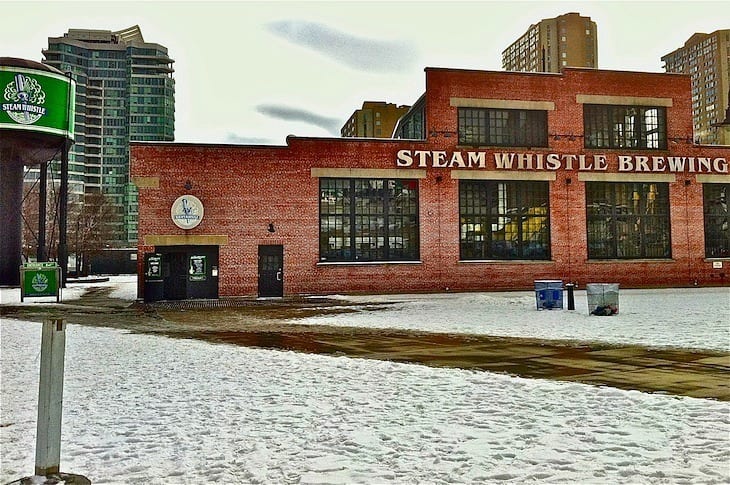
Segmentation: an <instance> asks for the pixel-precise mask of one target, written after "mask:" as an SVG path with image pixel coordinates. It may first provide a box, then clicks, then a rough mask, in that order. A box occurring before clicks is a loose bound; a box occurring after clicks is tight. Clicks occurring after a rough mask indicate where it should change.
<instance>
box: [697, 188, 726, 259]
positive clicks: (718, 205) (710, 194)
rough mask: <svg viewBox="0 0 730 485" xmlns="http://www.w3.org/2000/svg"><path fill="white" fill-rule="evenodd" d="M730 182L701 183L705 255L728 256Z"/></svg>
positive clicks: (710, 256) (708, 256)
mask: <svg viewBox="0 0 730 485" xmlns="http://www.w3.org/2000/svg"><path fill="white" fill-rule="evenodd" d="M728 196H730V184H722V183H704V184H702V207H703V214H704V217H703V219H704V229H705V257H706V258H730V214H729V213H728V205H727V204H728Z"/></svg>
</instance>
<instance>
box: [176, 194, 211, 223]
mask: <svg viewBox="0 0 730 485" xmlns="http://www.w3.org/2000/svg"><path fill="white" fill-rule="evenodd" d="M203 212H204V210H203V203H202V202H200V199H198V198H197V197H195V196H194V195H181V196H180V197H178V198H177V199H176V200H175V202H173V204H172V207H171V208H170V217H171V218H172V222H174V223H175V225H176V226H177V227H179V228H180V229H192V228H194V227H197V225H198V224H200V221H202V220H203Z"/></svg>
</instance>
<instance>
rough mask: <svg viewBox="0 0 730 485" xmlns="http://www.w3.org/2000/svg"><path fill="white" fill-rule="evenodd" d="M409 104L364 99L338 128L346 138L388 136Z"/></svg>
mask: <svg viewBox="0 0 730 485" xmlns="http://www.w3.org/2000/svg"><path fill="white" fill-rule="evenodd" d="M409 108H410V106H398V105H395V104H393V103H386V102H384V101H365V102H364V103H363V104H362V108H361V109H358V110H355V112H354V113H352V116H350V119H349V120H347V122H346V123H345V125H344V126H343V127H342V129H341V130H340V134H341V135H342V136H343V137H347V138H354V137H360V138H390V137H391V136H392V135H393V129H394V128H395V125H396V124H397V123H398V120H399V119H400V117H401V116H403V115H404V114H406V113H407V112H408V109H409Z"/></svg>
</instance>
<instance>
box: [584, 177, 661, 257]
mask: <svg viewBox="0 0 730 485" xmlns="http://www.w3.org/2000/svg"><path fill="white" fill-rule="evenodd" d="M585 193H586V241H587V245H588V259H589V260H590V259H668V258H671V257H672V241H671V232H672V231H671V218H670V206H669V184H668V183H666V182H586V185H585Z"/></svg>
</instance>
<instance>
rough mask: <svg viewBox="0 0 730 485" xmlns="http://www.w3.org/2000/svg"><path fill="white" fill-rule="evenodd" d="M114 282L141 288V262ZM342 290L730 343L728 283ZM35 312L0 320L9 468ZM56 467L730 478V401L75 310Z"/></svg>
mask: <svg viewBox="0 0 730 485" xmlns="http://www.w3.org/2000/svg"><path fill="white" fill-rule="evenodd" d="M109 284H110V285H113V286H114V287H115V288H117V290H116V295H117V296H119V297H123V298H128V299H133V298H134V291H133V288H134V281H133V280H129V279H124V278H121V279H112V281H110V282H109ZM130 288H131V289H130ZM12 291H13V290H7V289H3V290H2V292H1V293H0V297H2V302H3V303H8V302H10V301H13V300H14V296H13V295H12V294H11V292H12ZM74 291H77V290H74V289H73V288H69V289H67V290H66V292H65V293H64V300H66V299H67V298H69V297H70V295H71V294H72V293H73V292H74ZM81 291H82V290H78V292H77V293H76V295H78V294H80V292H81ZM343 299H344V298H343ZM347 300H355V301H359V302H361V303H363V304H367V303H368V302H373V301H398V302H400V303H398V304H395V305H392V306H391V307H388V308H387V309H385V310H378V311H367V310H363V311H361V312H359V313H355V314H352V315H349V316H348V317H347V320H346V323H347V324H352V325H368V326H374V327H383V326H396V325H401V326H404V325H407V326H408V328H420V329H422V330H433V331H459V332H470V333H488V334H494V335H505V334H507V335H513V334H514V335H522V336H531V337H544V338H569V339H586V340H609V341H611V339H619V340H620V339H629V340H631V341H634V342H637V343H645V344H647V345H659V346H663V345H669V346H678V347H702V348H718V349H725V350H728V316H730V289H728V288H719V289H689V290H687V289H682V290H622V291H621V301H620V305H621V312H620V314H619V315H617V316H614V317H590V316H588V312H587V306H586V305H585V302H584V300H585V294H584V293H583V294H582V295H581V292H578V293H577V294H576V306H577V307H578V309H577V310H576V311H575V312H568V311H540V312H538V311H536V310H535V302H534V295H532V294H530V292H522V293H519V292H515V293H502V294H486V293H473V294H461V295H457V294H450V295H410V296H403V295H400V296H383V297H358V298H355V299H353V298H350V297H348V298H347ZM506 316H509V318H506ZM475 317H478V320H477V321H472V320H473V319H474V318H475ZM331 320H336V321H337V322H339V323H342V322H343V320H342V316H340V317H339V318H337V319H332V318H331V317H311V318H307V319H302V320H299V322H300V323H334V321H331ZM469 325H471V327H470V326H469ZM560 325H562V326H563V327H565V328H560V327H559V326H560ZM40 328H41V325H40V324H37V323H31V322H22V321H14V320H8V319H4V320H2V322H1V323H0V350H1V354H0V360H1V370H2V374H1V377H2V384H1V385H2V400H1V401H0V404H1V408H0V457H1V458H0V460H1V462H0V463H1V467H0V468H1V469H0V481H1V482H2V483H5V482H8V481H10V480H14V479H17V478H20V477H22V476H27V475H29V474H31V473H32V471H33V466H34V456H35V455H34V446H35V421H36V400H37V386H38V367H39V351H40V350H39V349H40ZM531 332H532V333H531ZM627 333H628V336H627V335H626V334H627ZM665 333H666V334H669V337H663V336H662V335H663V334H665ZM614 341H615V340H614ZM61 468H62V470H63V471H66V472H71V473H79V474H83V475H86V476H87V477H89V478H90V479H91V480H92V482H93V483H95V484H97V483H150V484H158V483H159V484H168V483H174V484H177V483H180V484H182V483H186V484H190V483H195V484H197V483H277V484H280V483H397V484H402V483H525V482H532V483H598V484H604V483H605V484H609V483H610V484H613V483H730V403H727V402H718V401H714V400H708V399H694V398H685V397H677V396H669V395H659V394H646V393H642V392H638V391H622V390H617V389H612V388H604V387H594V386H588V385H583V384H574V383H566V382H554V381H548V380H535V379H523V378H516V377H509V376H506V375H500V374H492V373H487V372H475V371H465V370H458V369H437V368H430V367H425V366H418V365H409V364H398V363H392V362H382V361H373V360H362V359H352V358H345V357H332V356H323V355H311V354H298V353H293V352H284V351H273V350H263V349H254V348H245V347H236V346H232V345H223V344H211V343H207V342H202V341H196V340H175V339H168V338H165V337H159V336H153V335H135V334H130V333H127V332H125V331H122V330H116V329H110V328H97V327H85V326H79V325H69V326H68V330H67V345H66V378H65V388H64V419H63V441H62V447H61Z"/></svg>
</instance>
